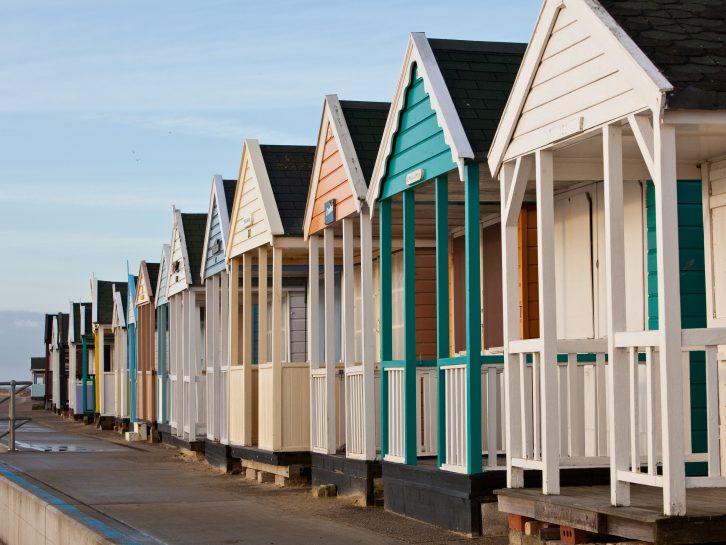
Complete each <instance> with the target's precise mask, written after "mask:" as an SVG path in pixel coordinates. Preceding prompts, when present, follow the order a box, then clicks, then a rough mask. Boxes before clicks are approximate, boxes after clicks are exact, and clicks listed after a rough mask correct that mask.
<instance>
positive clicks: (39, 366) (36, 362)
mask: <svg viewBox="0 0 726 545" xmlns="http://www.w3.org/2000/svg"><path fill="white" fill-rule="evenodd" d="M30 370H31V371H45V358H44V357H39V358H30Z"/></svg>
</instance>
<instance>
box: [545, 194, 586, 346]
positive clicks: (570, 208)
mask: <svg viewBox="0 0 726 545" xmlns="http://www.w3.org/2000/svg"><path fill="white" fill-rule="evenodd" d="M594 189H595V187H594V185H593V186H590V188H588V189H586V190H584V191H576V192H572V193H570V192H568V193H566V194H565V195H563V196H561V197H558V198H556V200H555V277H556V291H557V295H556V299H557V337H558V338H560V339H590V338H593V337H594V336H595V315H594V312H593V309H594V303H595V301H594V299H595V294H594V282H593V261H594V251H595V245H594V244H593V241H594V229H593V207H594Z"/></svg>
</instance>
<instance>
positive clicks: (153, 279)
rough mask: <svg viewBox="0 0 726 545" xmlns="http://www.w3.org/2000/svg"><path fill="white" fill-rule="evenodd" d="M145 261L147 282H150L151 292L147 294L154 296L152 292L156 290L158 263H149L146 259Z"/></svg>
mask: <svg viewBox="0 0 726 545" xmlns="http://www.w3.org/2000/svg"><path fill="white" fill-rule="evenodd" d="M145 263H146V272H147V274H148V275H149V284H151V293H150V294H149V296H150V297H151V296H154V297H155V296H156V294H155V293H154V292H155V291H156V283H157V281H158V280H159V264H158V263H149V262H148V261H145Z"/></svg>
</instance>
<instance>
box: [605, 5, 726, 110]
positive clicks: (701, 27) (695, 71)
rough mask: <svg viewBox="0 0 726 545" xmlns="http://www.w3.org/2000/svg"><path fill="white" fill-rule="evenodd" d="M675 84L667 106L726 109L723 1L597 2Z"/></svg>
mask: <svg viewBox="0 0 726 545" xmlns="http://www.w3.org/2000/svg"><path fill="white" fill-rule="evenodd" d="M600 4H602V6H603V7H604V8H605V10H606V11H607V12H608V13H609V14H610V15H611V16H612V18H613V19H615V22H617V23H618V25H620V27H621V28H622V29H623V30H624V31H625V32H626V33H627V34H628V36H630V38H631V39H632V40H633V41H634V42H635V43H636V44H637V46H638V47H639V48H640V49H641V50H642V51H643V53H645V55H646V56H647V57H648V58H649V59H650V60H651V61H652V62H653V63H654V64H655V65H656V67H657V68H658V69H659V70H660V71H661V72H662V73H663V75H664V76H665V77H666V79H667V80H668V81H669V82H670V83H671V84H672V85H673V91H671V92H670V93H669V94H668V99H667V106H668V107H669V108H695V109H709V110H711V109H726V17H725V16H724V14H726V0H679V1H673V0H638V1H637V2H634V1H632V0H600Z"/></svg>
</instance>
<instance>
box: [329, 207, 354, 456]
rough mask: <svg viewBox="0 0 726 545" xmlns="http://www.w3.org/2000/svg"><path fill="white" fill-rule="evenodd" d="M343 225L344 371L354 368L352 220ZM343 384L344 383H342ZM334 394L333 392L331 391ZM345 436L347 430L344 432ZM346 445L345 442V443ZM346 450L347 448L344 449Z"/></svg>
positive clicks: (344, 220)
mask: <svg viewBox="0 0 726 545" xmlns="http://www.w3.org/2000/svg"><path fill="white" fill-rule="evenodd" d="M342 223H343V285H342V289H343V331H346V332H347V334H346V335H343V336H342V337H343V338H342V343H343V362H344V365H345V371H347V370H349V369H352V368H353V367H354V366H355V318H354V315H355V308H354V307H355V295H354V294H355V286H354V283H355V270H354V268H353V220H352V219H351V218H345V219H343V221H342ZM344 384H345V382H344ZM333 393H335V390H333ZM348 397H349V396H347V395H346V396H345V406H346V407H347V406H348V404H349V403H350V400H349V399H348ZM336 409H337V410H336V411H335V412H336V413H339V412H340V408H337V407H336ZM346 412H347V409H346V410H345V411H344V414H342V415H341V421H343V422H346V423H347V424H350V425H351V426H356V427H357V426H358V425H359V422H358V421H356V422H348V418H346V416H345V413H346ZM346 434H347V430H346ZM346 445H347V442H346ZM346 448H347V447H346Z"/></svg>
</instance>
